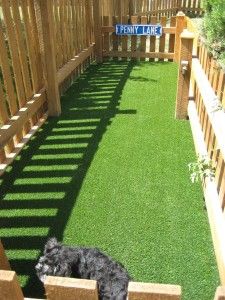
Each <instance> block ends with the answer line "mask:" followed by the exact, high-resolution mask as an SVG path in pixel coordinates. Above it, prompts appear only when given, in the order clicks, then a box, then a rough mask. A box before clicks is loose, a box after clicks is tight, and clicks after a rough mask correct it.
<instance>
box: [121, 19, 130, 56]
mask: <svg viewBox="0 0 225 300" xmlns="http://www.w3.org/2000/svg"><path fill="white" fill-rule="evenodd" d="M122 22H123V24H127V23H128V16H123V17H122ZM121 43H122V51H123V52H127V49H128V45H127V43H128V36H127V35H124V36H122V37H121ZM124 59H125V60H126V59H127V58H125V57H124Z"/></svg>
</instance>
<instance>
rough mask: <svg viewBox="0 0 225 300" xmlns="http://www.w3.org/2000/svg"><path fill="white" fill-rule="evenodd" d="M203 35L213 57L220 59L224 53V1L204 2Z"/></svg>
mask: <svg viewBox="0 0 225 300" xmlns="http://www.w3.org/2000/svg"><path fill="white" fill-rule="evenodd" d="M204 8H205V12H206V13H205V16H204V19H203V28H202V29H203V35H204V36H205V39H206V44H207V46H208V48H209V50H210V51H211V53H212V54H213V56H214V57H216V58H220V57H221V56H223V53H224V52H225V1H224V0H205V1H204Z"/></svg>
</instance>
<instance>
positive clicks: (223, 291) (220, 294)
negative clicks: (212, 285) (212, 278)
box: [214, 286, 225, 300]
mask: <svg viewBox="0 0 225 300" xmlns="http://www.w3.org/2000/svg"><path fill="white" fill-rule="evenodd" d="M214 300H225V287H224V286H219V287H218V288H217V290H216V294H215V298H214Z"/></svg>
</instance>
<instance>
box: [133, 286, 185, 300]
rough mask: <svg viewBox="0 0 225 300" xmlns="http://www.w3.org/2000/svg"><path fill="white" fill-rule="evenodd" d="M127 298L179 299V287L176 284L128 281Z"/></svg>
mask: <svg viewBox="0 0 225 300" xmlns="http://www.w3.org/2000/svg"><path fill="white" fill-rule="evenodd" d="M128 299H129V300H148V299H155V300H180V299H181V287H180V286H176V285H164V284H152V283H142V282H130V283H129V286H128Z"/></svg>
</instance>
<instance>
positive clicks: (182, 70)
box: [175, 30, 194, 119]
mask: <svg viewBox="0 0 225 300" xmlns="http://www.w3.org/2000/svg"><path fill="white" fill-rule="evenodd" d="M193 40H194V34H192V33H191V32H189V31H187V30H184V31H183V32H182V34H181V49H180V56H179V70H178V81H177V100H176V113H175V117H176V118H177V119H186V117H187V107H188V99H189V87H190V78H191V63H192V48H193Z"/></svg>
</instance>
